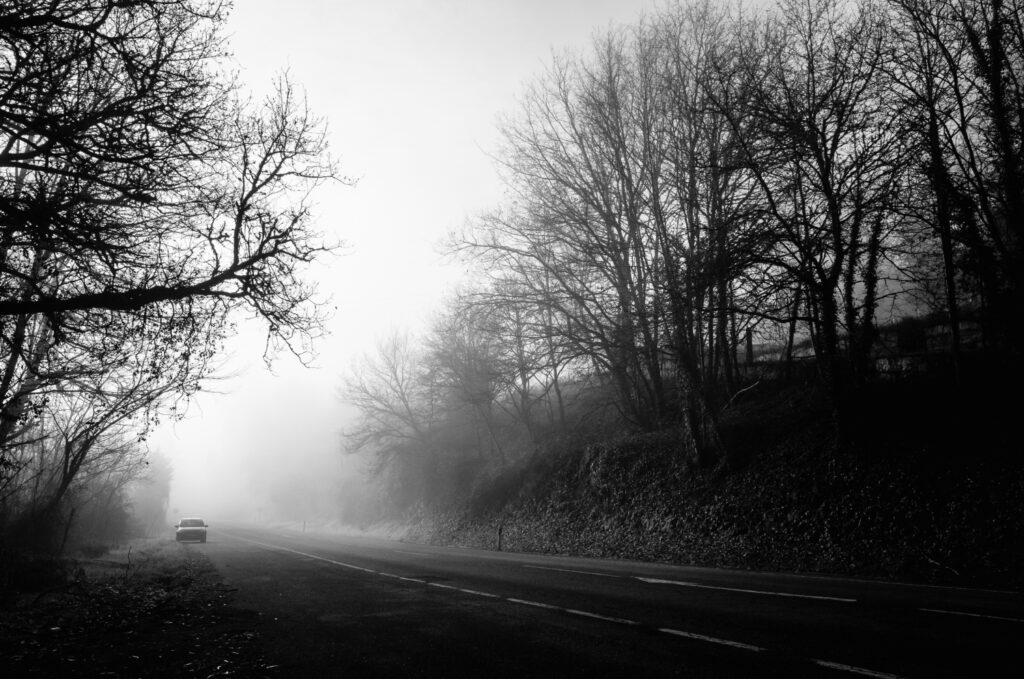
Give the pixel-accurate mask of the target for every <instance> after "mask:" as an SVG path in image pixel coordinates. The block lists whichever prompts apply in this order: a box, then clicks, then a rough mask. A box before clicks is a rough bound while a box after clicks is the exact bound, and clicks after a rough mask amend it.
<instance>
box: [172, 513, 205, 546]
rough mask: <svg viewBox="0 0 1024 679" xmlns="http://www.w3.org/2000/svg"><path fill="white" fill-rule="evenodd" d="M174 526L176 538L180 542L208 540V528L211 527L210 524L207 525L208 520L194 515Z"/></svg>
mask: <svg viewBox="0 0 1024 679" xmlns="http://www.w3.org/2000/svg"><path fill="white" fill-rule="evenodd" d="M174 528H175V531H174V539H175V540H177V541H178V542H184V541H185V540H196V541H198V542H206V529H207V528H209V526H208V525H206V522H205V521H203V520H202V519H200V518H196V517H192V518H188V519H182V520H181V521H179V522H178V523H176V524H174Z"/></svg>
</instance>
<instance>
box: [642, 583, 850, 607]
mask: <svg viewBox="0 0 1024 679" xmlns="http://www.w3.org/2000/svg"><path fill="white" fill-rule="evenodd" d="M636 579H637V580H641V581H643V582H649V583H651V584H655V585H679V586H681V587H698V588H700V589H718V590H723V591H726V592H743V593H745V594H768V595H770V596H784V597H792V598H795V599H820V600H822V601H842V602H844V603H855V602H856V601H857V600H856V599H848V598H846V597H839V596H823V595H820V594H795V593H793V592H769V591H767V590H762V589H742V588H740V587H719V586H717V585H702V584H700V583H698V582H685V581H683V580H659V579H658V578H642V577H640V576H636Z"/></svg>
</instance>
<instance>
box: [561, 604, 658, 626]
mask: <svg viewBox="0 0 1024 679" xmlns="http://www.w3.org/2000/svg"><path fill="white" fill-rule="evenodd" d="M563 610H564V611H565V612H566V613H572V614H573V615H582V616H583V617H585V618H596V619H597V620H605V621H607V622H617V623H619V624H620V625H639V624H640V623H638V622H636V621H635V620H627V619H626V618H613V617H611V616H608V615H600V614H598V613H590V612H589V611H579V610H576V609H575V608H565V609H563Z"/></svg>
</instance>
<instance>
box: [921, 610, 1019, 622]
mask: <svg viewBox="0 0 1024 679" xmlns="http://www.w3.org/2000/svg"><path fill="white" fill-rule="evenodd" d="M917 610H919V611H927V612H928V613H946V614H947V615H966V616H968V617H971V618H987V619H989V620H1003V621H1005V622H1024V619H1022V618H1007V617H1005V616H1002V615H986V614H984V613H968V612H967V611H946V610H943V609H941V608H919V609H917Z"/></svg>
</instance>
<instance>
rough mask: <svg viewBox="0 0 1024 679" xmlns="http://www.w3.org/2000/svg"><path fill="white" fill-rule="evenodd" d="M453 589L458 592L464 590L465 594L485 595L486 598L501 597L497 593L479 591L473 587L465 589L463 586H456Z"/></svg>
mask: <svg viewBox="0 0 1024 679" xmlns="http://www.w3.org/2000/svg"><path fill="white" fill-rule="evenodd" d="M455 589H457V590H458V591H460V592H465V593H466V594H475V595H477V596H485V597H487V598H488V599H500V598H501V597H500V596H498V595H497V594H491V593H490V592H481V591H479V590H475V589H465V588H464V587H456V588H455Z"/></svg>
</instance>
